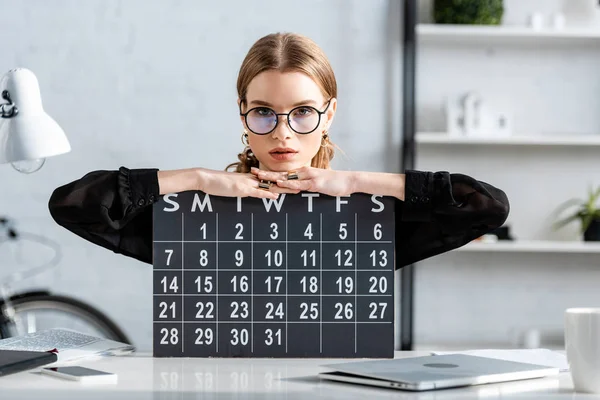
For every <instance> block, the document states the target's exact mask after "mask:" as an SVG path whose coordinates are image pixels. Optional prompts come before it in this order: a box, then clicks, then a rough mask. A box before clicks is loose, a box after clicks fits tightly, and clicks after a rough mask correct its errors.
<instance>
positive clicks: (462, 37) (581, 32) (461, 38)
mask: <svg viewBox="0 0 600 400" xmlns="http://www.w3.org/2000/svg"><path fill="white" fill-rule="evenodd" d="M417 35H418V40H419V41H421V42H440V43H441V42H443V43H448V42H456V43H461V44H465V43H481V44H490V43H502V42H510V41H512V42H516V43H519V44H522V43H527V42H530V43H533V42H540V41H546V42H549V43H551V42H552V43H556V42H567V43H573V42H577V41H585V42H598V43H600V30H599V29H594V30H592V29H573V28H564V29H548V28H546V29H540V30H537V29H533V28H529V27H526V26H508V25H499V26H498V25H450V24H418V25H417Z"/></svg>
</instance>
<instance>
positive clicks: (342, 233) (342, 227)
mask: <svg viewBox="0 0 600 400" xmlns="http://www.w3.org/2000/svg"><path fill="white" fill-rule="evenodd" d="M346 226H348V224H347V223H345V222H342V223H340V239H342V240H344V239H346V238H347V237H348V229H346Z"/></svg>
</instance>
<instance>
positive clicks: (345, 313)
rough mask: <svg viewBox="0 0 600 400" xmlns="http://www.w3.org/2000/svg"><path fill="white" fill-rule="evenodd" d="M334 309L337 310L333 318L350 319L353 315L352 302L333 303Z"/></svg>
mask: <svg viewBox="0 0 600 400" xmlns="http://www.w3.org/2000/svg"><path fill="white" fill-rule="evenodd" d="M335 309H336V310H337V312H336V313H335V317H333V318H334V319H352V317H353V316H354V311H353V310H352V303H346V304H342V303H335Z"/></svg>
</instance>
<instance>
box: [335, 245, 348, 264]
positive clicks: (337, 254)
mask: <svg viewBox="0 0 600 400" xmlns="http://www.w3.org/2000/svg"><path fill="white" fill-rule="evenodd" d="M335 256H336V258H337V262H338V267H341V266H342V261H343V259H344V257H345V261H343V264H344V266H345V267H351V266H352V250H350V249H346V250H345V251H344V253H342V250H338V251H337V252H336V253H335Z"/></svg>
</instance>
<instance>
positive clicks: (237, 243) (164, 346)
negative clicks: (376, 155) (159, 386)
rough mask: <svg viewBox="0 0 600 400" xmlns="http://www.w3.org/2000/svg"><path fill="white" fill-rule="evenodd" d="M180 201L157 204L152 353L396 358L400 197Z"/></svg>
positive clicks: (188, 195)
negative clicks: (396, 251)
mask: <svg viewBox="0 0 600 400" xmlns="http://www.w3.org/2000/svg"><path fill="white" fill-rule="evenodd" d="M171 196H172V197H169V198H168V199H167V200H166V201H165V200H161V201H159V202H158V204H156V205H155V206H154V222H155V223H154V230H153V241H152V243H153V275H154V279H153V285H154V290H153V301H154V306H153V307H154V318H153V342H154V356H156V357H292V358H298V357H301V358H304V357H326V358H348V357H359V358H363V357H364V358H380V357H386V358H388V357H391V356H393V339H394V336H393V332H394V329H393V327H394V318H393V303H394V301H393V299H394V290H393V289H394V280H393V272H394V269H393V260H394V255H393V252H394V248H393V245H394V234H395V232H394V218H393V206H394V201H393V199H385V198H383V199H382V200H379V199H381V197H380V198H379V199H378V198H374V197H372V196H370V195H368V196H367V195H362V194H360V195H357V196H354V195H353V196H351V198H350V196H348V197H349V198H348V199H341V198H337V199H336V198H335V197H333V198H331V197H327V196H322V195H321V196H317V195H315V196H310V197H309V198H311V200H310V201H307V199H306V197H308V196H306V197H301V196H289V198H285V203H284V202H283V200H281V201H279V200H277V201H268V202H267V201H263V200H261V199H258V200H255V199H251V198H248V199H245V198H242V199H241V200H240V199H238V200H237V202H236V201H235V199H234V200H233V201H232V200H231V199H229V198H220V197H218V196H215V197H210V198H208V195H206V194H203V193H202V192H185V193H179V194H177V195H175V194H174V195H171ZM344 197H345V196H344ZM312 198H314V200H312ZM307 203H308V204H307ZM176 205H179V207H178V208H176ZM172 211H175V212H172ZM359 220H360V221H359ZM359 222H360V224H361V226H360V227H359V226H358V223H359ZM284 224H285V225H284ZM352 224H354V226H352ZM315 235H318V237H315ZM352 235H354V237H352ZM169 239H173V240H169ZM255 258H256V259H255ZM255 261H256V262H255ZM283 280H285V281H283ZM352 290H354V292H352ZM317 291H318V292H317ZM282 311H283V312H282ZM177 313H181V315H177ZM284 335H285V336H284ZM284 340H285V344H284V343H283V342H284Z"/></svg>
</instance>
